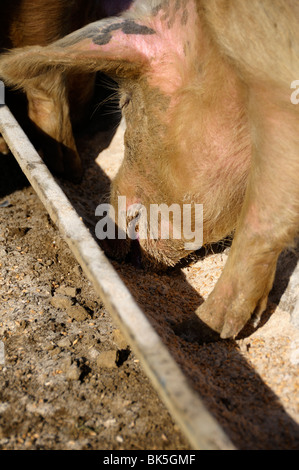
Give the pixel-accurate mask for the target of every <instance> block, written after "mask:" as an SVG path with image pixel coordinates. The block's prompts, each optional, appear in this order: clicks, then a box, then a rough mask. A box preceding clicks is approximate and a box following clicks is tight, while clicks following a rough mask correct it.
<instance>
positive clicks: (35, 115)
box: [25, 71, 82, 181]
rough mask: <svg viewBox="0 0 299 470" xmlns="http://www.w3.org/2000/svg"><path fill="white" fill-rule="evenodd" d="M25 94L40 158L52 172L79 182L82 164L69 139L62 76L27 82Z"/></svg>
mask: <svg viewBox="0 0 299 470" xmlns="http://www.w3.org/2000/svg"><path fill="white" fill-rule="evenodd" d="M25 91H26V95H27V99H28V115H29V118H30V119H31V121H32V122H33V123H34V124H35V126H36V129H37V131H38V135H39V137H40V138H41V139H42V140H41V149H42V157H43V159H44V160H45V162H46V163H47V165H48V166H49V168H50V169H51V170H53V171H54V172H56V173H58V174H64V175H65V176H66V177H69V178H70V179H72V180H74V181H78V180H80V178H81V176H82V164H81V159H80V156H79V154H78V151H77V148H76V144H75V140H74V136H73V129H72V124H71V118H70V109H69V102H68V87H67V80H66V77H65V76H64V74H63V73H59V72H56V71H51V72H48V73H47V74H45V75H41V76H39V77H38V78H36V79H32V80H30V81H29V84H28V85H26V88H25Z"/></svg>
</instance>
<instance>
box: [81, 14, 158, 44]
mask: <svg viewBox="0 0 299 470" xmlns="http://www.w3.org/2000/svg"><path fill="white" fill-rule="evenodd" d="M118 29H120V30H121V31H122V32H123V33H124V34H141V35H146V34H155V31H154V30H153V29H152V28H149V27H147V26H144V25H140V24H138V23H135V21H134V20H124V21H122V22H117V23H112V24H110V25H108V26H107V27H105V28H103V29H102V30H101V31H100V32H98V34H96V35H94V36H92V41H93V42H94V44H97V45H98V46H103V45H105V44H108V43H109V42H110V40H111V38H112V34H111V33H112V32H113V31H116V30H118ZM89 37H90V36H89Z"/></svg>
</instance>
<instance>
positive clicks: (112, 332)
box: [0, 132, 299, 450]
mask: <svg viewBox="0 0 299 470" xmlns="http://www.w3.org/2000/svg"><path fill="white" fill-rule="evenodd" d="M109 139H110V135H109V134H108V133H107V132H102V133H99V134H97V135H96V136H94V137H93V138H92V139H89V138H87V137H86V136H82V137H81V139H80V141H79V149H80V153H81V154H82V156H83V159H84V165H85V176H84V180H83V182H82V183H81V184H80V185H75V184H72V183H69V182H65V181H62V180H61V181H60V184H61V185H62V187H63V188H64V190H65V192H66V194H67V195H68V197H69V198H70V200H71V201H72V202H73V204H74V207H75V208H76V210H77V211H78V213H79V215H80V216H81V217H82V218H83V220H84V222H85V223H86V225H87V226H88V227H89V228H90V230H91V232H92V231H93V232H94V226H95V223H96V221H97V220H96V218H95V216H94V211H95V208H96V206H97V205H98V204H99V203H100V202H101V201H102V200H104V199H105V197H106V195H107V192H108V191H109V182H110V179H109V178H110V177H112V176H113V174H115V171H116V169H117V167H118V165H119V155H121V144H120V143H119V142H118V141H117V142H116V144H115V145H116V146H120V152H119V155H118V156H117V155H116V156H115V159H113V158H112V157H113V152H114V151H113V150H112V151H108V152H106V153H105V152H104V153H102V154H100V155H99V152H100V150H101V149H103V148H105V147H106V146H107V145H108V142H109ZM109 152H110V153H109ZM111 155H112V156H111ZM228 250H229V246H227V247H226V246H224V245H222V246H221V247H220V248H219V247H218V248H217V249H216V247H215V249H214V251H213V250H212V251H211V252H204V253H203V252H200V253H198V254H196V255H194V256H193V257H192V259H190V260H188V262H186V263H184V264H182V265H181V266H179V267H177V268H175V269H173V270H171V271H169V272H166V273H163V274H157V273H150V272H145V271H143V270H142V269H141V268H136V267H134V266H132V265H130V264H128V263H116V262H115V261H112V263H113V265H114V267H115V268H116V269H117V271H118V272H119V275H120V276H121V278H122V279H123V281H124V282H125V284H126V285H127V286H128V287H129V289H130V290H131V292H132V293H133V295H134V297H135V299H136V301H137V303H138V304H139V305H140V306H141V307H142V309H143V311H144V313H145V315H146V316H147V317H148V319H149V320H150V322H151V324H152V325H153V327H154V328H155V329H156V331H157V332H158V333H159V334H160V336H161V338H162V339H163V341H164V343H165V344H166V345H167V346H168V348H169V350H170V352H171V354H172V355H173V357H174V358H175V360H176V361H177V363H178V364H179V365H180V367H181V368H182V370H183V371H184V373H185V375H186V376H187V378H188V380H189V383H190V386H191V387H192V388H193V389H194V390H196V392H197V393H198V395H199V396H200V397H201V399H202V400H203V401H204V403H205V405H206V406H207V407H208V409H209V410H210V412H211V413H212V415H213V416H214V417H216V419H217V420H218V422H219V423H220V424H221V426H222V427H223V429H224V430H225V432H226V433H227V435H228V436H229V438H230V439H231V440H232V442H233V443H234V445H235V446H236V447H237V448H238V449H251V450H252V449H285V450H294V449H297V450H298V449H299V399H298V392H299V375H298V372H299V329H298V328H297V327H296V326H295V324H294V322H292V321H291V317H290V313H289V311H288V308H286V307H285V308H282V307H281V306H280V307H277V304H278V303H279V300H280V297H281V295H282V293H283V291H284V290H285V288H286V286H287V283H288V278H289V276H290V273H291V272H292V270H293V269H294V267H295V264H296V261H297V254H296V251H294V252H287V253H285V254H283V256H282V257H281V260H280V264H279V270H278V275H277V280H276V283H275V288H274V289H273V293H272V295H271V299H270V301H269V305H268V309H267V312H266V313H265V314H264V316H263V319H262V323H261V326H260V327H259V328H258V329H256V330H254V329H253V328H251V327H248V328H247V330H244V332H242V335H240V337H239V338H238V339H236V340H235V341H231V340H229V341H221V342H217V343H211V344H207V345H201V346H199V345H198V344H197V343H193V342H190V341H187V340H185V339H183V338H181V337H178V336H177V335H175V333H174V331H173V326H174V325H175V324H177V323H178V322H179V321H182V320H184V319H186V318H190V315H191V314H192V313H193V312H194V310H195V308H196V307H197V306H198V305H199V304H200V303H201V302H202V301H203V300H204V299H205V298H206V297H207V295H208V294H209V292H210V291H211V289H212V288H213V286H214V284H215V282H216V280H217V278H218V277H219V275H220V273H221V270H222V268H223V266H224V263H225V261H226V258H227V252H228ZM1 347H2V350H1ZM1 351H2V355H1ZM189 448H190V447H189V444H188V442H187V441H186V439H185V437H184V436H183V435H182V433H181V431H180V430H179V428H178V427H177V425H176V424H174V422H173V420H172V418H171V417H170V415H169V413H168V411H167V410H166V408H165V406H164V405H163V404H162V403H161V401H160V399H159V397H158V396H157V394H156V392H155V390H154V389H153V387H152V385H151V383H150V381H149V380H148V378H147V377H146V376H145V374H144V372H143V371H142V370H141V367H140V365H139V362H138V359H137V358H136V357H135V356H134V353H133V352H132V350H131V348H130V345H127V344H126V342H125V341H124V339H123V337H122V335H121V333H120V331H119V330H118V329H117V328H116V326H115V325H114V324H113V322H112V320H111V318H110V315H109V313H108V312H107V311H106V310H105V307H104V305H103V304H102V302H101V299H99V298H98V297H97V295H96V294H95V292H94V290H93V287H92V286H91V285H90V283H89V281H87V279H86V278H85V276H84V274H83V273H82V270H81V268H80V266H79V265H78V264H77V262H76V261H75V259H74V257H73V255H72V253H71V252H70V250H69V248H68V247H67V245H66V244H65V242H64V241H63V240H62V238H61V236H60V234H59V233H58V231H57V229H56V227H55V226H54V225H53V223H52V222H51V220H50V218H49V216H48V214H47V212H46V210H45V209H44V207H43V206H42V204H41V203H40V201H39V199H38V197H37V196H36V194H35V193H34V191H33V189H32V188H31V187H30V186H29V185H28V184H27V182H26V180H25V178H24V177H23V175H22V173H21V172H20V170H19V169H18V166H17V164H16V163H15V161H14V159H13V157H11V156H1V159H0V449H28V450H29V449H32V450H35V449H49V450H56V449H108V450H114V449H125V450H134V449H139V450H140V449H144V450H146V449H148V450H153V449H159V450H161V449H165V450H166V449H172V450H188V449H189Z"/></svg>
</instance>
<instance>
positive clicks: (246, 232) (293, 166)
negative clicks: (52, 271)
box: [0, 0, 299, 341]
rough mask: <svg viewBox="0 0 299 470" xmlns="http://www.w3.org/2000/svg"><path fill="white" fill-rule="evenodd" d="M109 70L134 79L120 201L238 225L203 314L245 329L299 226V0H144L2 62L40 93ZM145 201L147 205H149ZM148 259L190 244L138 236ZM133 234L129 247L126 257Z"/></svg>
mask: <svg viewBox="0 0 299 470" xmlns="http://www.w3.org/2000/svg"><path fill="white" fill-rule="evenodd" d="M98 70H101V71H103V72H104V73H106V74H107V75H109V76H111V77H112V78H114V79H115V80H116V81H117V82H118V83H119V87H120V107H121V108H122V112H123V114H124V116H125V119H126V123H127V129H126V133H125V155H124V160H123V163H122V166H121V168H120V170H119V172H118V174H117V176H116V177H115V179H114V181H113V182H112V187H111V203H112V205H113V206H114V207H115V208H117V205H118V200H119V199H118V197H119V196H125V197H126V201H127V205H128V206H130V207H131V206H132V205H133V204H137V205H138V204H139V205H140V204H141V205H142V206H143V207H145V208H149V206H150V205H151V204H153V203H157V204H160V203H164V204H166V205H168V206H170V205H171V204H174V203H175V204H178V205H179V206H180V207H182V205H183V204H184V203H188V204H190V205H194V204H202V205H203V214H204V217H203V244H204V245H207V244H211V243H214V242H217V241H219V240H221V239H223V238H225V237H227V236H229V235H232V234H233V242H232V246H231V249H230V252H229V256H228V260H227V262H226V265H225V267H224V269H223V272H222V274H221V276H220V278H219V280H218V282H217V284H216V286H215V288H214V290H213V291H212V292H211V294H210V296H209V297H208V299H207V300H206V301H205V302H204V303H203V304H202V305H200V306H199V308H198V309H197V311H196V318H195V320H193V319H190V321H189V323H187V324H186V325H185V327H186V328H188V326H189V327H190V328H191V329H192V330H195V329H197V331H198V338H199V339H200V338H202V341H205V335H207V336H208V334H207V333H206V331H209V332H212V335H214V339H217V340H219V339H220V338H222V339H226V338H234V337H236V335H238V334H239V333H240V331H241V330H242V329H243V327H244V326H245V325H246V324H247V323H248V321H250V319H253V318H254V319H255V321H256V322H257V321H258V319H259V318H260V316H261V314H262V312H263V311H264V310H265V308H266V305H267V299H268V295H269V292H270V290H271V288H272V284H273V280H274V276H275V271H276V264H277V259H278V256H279V254H280V253H281V251H282V250H284V249H285V248H286V247H289V246H291V245H292V244H293V243H294V240H295V237H296V235H297V233H298V227H299V184H298V181H299V134H298V129H299V106H296V105H294V103H293V102H292V100H291V99H290V96H291V92H292V90H291V88H290V87H291V83H294V80H297V79H298V78H299V6H298V2H297V1H296V0H251V1H250V2H248V1H247V0H235V1H231V2H229V1H227V0H184V1H183V0H176V1H168V0H164V1H162V0H151V1H142V0H140V1H138V0H137V1H136V2H135V3H134V4H133V7H132V8H131V9H130V10H129V11H128V12H126V13H124V14H122V15H121V16H119V17H111V18H109V19H105V20H102V21H96V22H93V23H91V24H89V25H87V26H85V27H83V28H81V29H79V30H78V31H76V32H74V33H72V34H70V35H67V36H66V37H64V38H62V39H60V40H58V41H56V42H54V43H53V44H52V45H49V46H46V47H32V48H23V49H19V50H15V51H12V52H9V53H8V54H6V55H4V56H2V58H1V60H0V77H2V78H3V80H5V81H6V83H7V84H10V85H14V86H18V87H23V88H26V86H27V84H28V83H30V81H31V80H39V81H43V80H44V79H45V77H47V74H48V73H52V71H56V72H57V71H58V72H60V73H63V72H64V71H67V72H70V73H75V72H77V71H80V72H82V73H83V72H85V73H93V72H95V71H98ZM136 207H137V206H136ZM136 242H137V243H138V244H139V249H140V252H141V257H142V261H143V263H144V264H145V265H146V264H147V263H149V264H150V265H153V266H160V265H166V266H174V265H175V264H177V263H178V261H179V260H180V259H182V258H184V257H185V256H187V255H188V254H189V251H186V249H185V244H184V240H183V239H174V238H173V237H172V238H170V239H168V240H167V239H166V240H164V239H161V238H160V239H159V238H158V239H152V238H151V237H150V236H148V237H147V238H146V237H145V239H142V240H141V239H140V240H138V238H137V239H136V240H134V243H135V245H136ZM131 246H132V242H131V241H130V239H126V240H119V243H115V253H116V254H117V256H119V257H124V256H126V255H127V253H128V252H129V250H130V249H131Z"/></svg>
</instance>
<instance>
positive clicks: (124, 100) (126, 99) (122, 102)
mask: <svg viewBox="0 0 299 470" xmlns="http://www.w3.org/2000/svg"><path fill="white" fill-rule="evenodd" d="M130 101H131V96H130V95H124V96H122V97H121V99H120V103H119V104H120V107H121V109H124V108H125V107H126V106H128V104H129V103H130Z"/></svg>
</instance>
